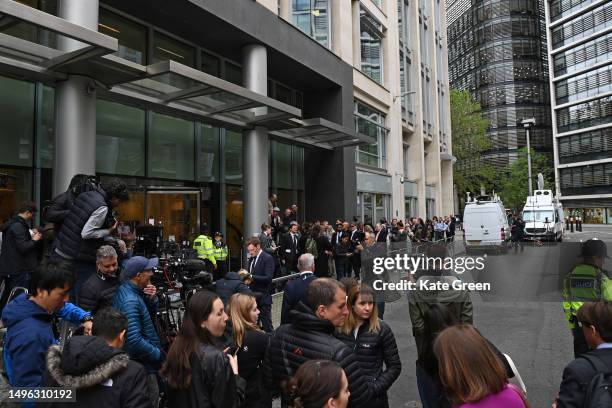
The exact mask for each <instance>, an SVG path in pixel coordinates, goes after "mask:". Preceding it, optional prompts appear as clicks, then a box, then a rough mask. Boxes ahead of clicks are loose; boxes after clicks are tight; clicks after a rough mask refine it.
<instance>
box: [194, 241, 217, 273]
mask: <svg viewBox="0 0 612 408" xmlns="http://www.w3.org/2000/svg"><path fill="white" fill-rule="evenodd" d="M193 249H195V250H196V251H197V252H198V258H201V259H208V260H209V261H210V262H212V264H213V265H215V266H216V265H217V261H216V260H215V249H214V246H213V242H212V239H210V238H209V237H207V236H206V235H200V236H199V237H197V238H196V239H195V241H193Z"/></svg>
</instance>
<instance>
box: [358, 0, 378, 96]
mask: <svg viewBox="0 0 612 408" xmlns="http://www.w3.org/2000/svg"><path fill="white" fill-rule="evenodd" d="M359 15H360V18H359V20H360V23H359V24H360V30H361V38H360V42H361V70H362V71H363V73H364V74H366V75H367V76H369V77H370V78H372V79H373V80H374V81H376V82H378V83H379V84H382V81H383V78H382V38H383V33H382V25H381V24H380V23H379V22H378V21H376V20H375V19H374V17H372V16H371V15H370V14H368V12H367V11H365V10H364V9H363V8H362V9H360V11H359Z"/></svg>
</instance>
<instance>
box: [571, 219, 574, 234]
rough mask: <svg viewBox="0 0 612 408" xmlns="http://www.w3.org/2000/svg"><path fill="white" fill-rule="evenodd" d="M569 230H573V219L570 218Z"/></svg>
mask: <svg viewBox="0 0 612 408" xmlns="http://www.w3.org/2000/svg"><path fill="white" fill-rule="evenodd" d="M570 232H574V220H570Z"/></svg>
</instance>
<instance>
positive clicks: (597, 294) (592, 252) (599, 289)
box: [563, 238, 612, 358]
mask: <svg viewBox="0 0 612 408" xmlns="http://www.w3.org/2000/svg"><path fill="white" fill-rule="evenodd" d="M581 256H582V258H583V260H582V263H581V264H579V265H577V266H575V267H574V269H572V271H571V272H570V273H569V274H568V275H567V276H566V277H565V279H564V281H563V311H564V312H565V318H566V319H567V323H568V325H569V328H570V330H571V331H572V334H573V336H574V357H575V358H578V356H579V355H581V354H584V353H586V352H587V351H589V348H588V345H587V342H586V339H585V338H584V333H583V332H582V329H581V328H580V327H579V326H578V319H577V318H576V313H577V312H578V309H579V308H580V306H582V304H583V303H584V302H589V301H597V300H608V301H612V279H610V277H609V276H608V273H607V272H606V271H605V270H604V269H603V265H604V258H608V249H607V247H606V244H605V243H604V242H603V241H601V240H599V239H597V238H592V239H589V240H588V241H586V242H585V243H583V244H582V253H581Z"/></svg>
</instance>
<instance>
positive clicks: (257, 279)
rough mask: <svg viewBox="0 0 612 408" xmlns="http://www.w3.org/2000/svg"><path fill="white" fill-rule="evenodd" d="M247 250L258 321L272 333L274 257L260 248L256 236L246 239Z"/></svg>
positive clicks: (265, 329) (266, 330)
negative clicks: (255, 294) (255, 295)
mask: <svg viewBox="0 0 612 408" xmlns="http://www.w3.org/2000/svg"><path fill="white" fill-rule="evenodd" d="M247 251H248V252H249V256H250V259H249V273H250V274H251V279H252V280H253V282H252V283H251V285H250V287H251V290H252V291H253V292H255V293H259V295H258V296H257V308H258V309H259V312H260V313H259V322H260V323H261V327H262V328H263V329H264V331H265V332H266V333H272V331H273V330H274V329H273V328H272V278H273V277H274V258H272V256H271V255H270V254H268V253H267V252H264V251H263V250H262V249H261V242H260V241H259V239H258V238H251V239H249V240H248V241H247Z"/></svg>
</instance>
